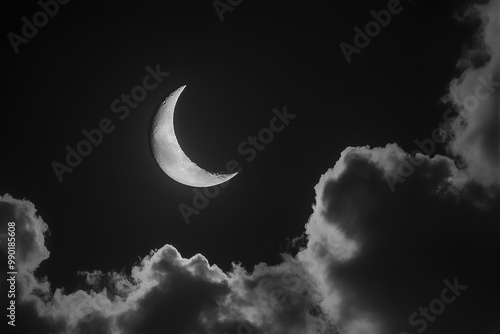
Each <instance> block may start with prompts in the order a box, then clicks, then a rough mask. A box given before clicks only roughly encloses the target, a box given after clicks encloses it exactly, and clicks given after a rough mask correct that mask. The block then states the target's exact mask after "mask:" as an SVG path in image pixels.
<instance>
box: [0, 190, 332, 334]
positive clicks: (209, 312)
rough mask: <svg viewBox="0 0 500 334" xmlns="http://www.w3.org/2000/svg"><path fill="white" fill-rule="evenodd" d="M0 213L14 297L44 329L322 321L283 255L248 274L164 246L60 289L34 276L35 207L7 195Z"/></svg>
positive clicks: (296, 269) (217, 329) (222, 327)
mask: <svg viewBox="0 0 500 334" xmlns="http://www.w3.org/2000/svg"><path fill="white" fill-rule="evenodd" d="M0 217H2V221H1V222H0V224H1V228H4V227H5V228H6V225H7V222H9V221H15V222H16V228H17V230H18V233H17V248H18V249H19V250H20V252H21V253H20V254H19V257H18V259H17V261H18V262H17V265H18V272H19V274H18V285H19V289H20V294H19V300H20V302H21V303H22V305H24V307H26V308H27V311H26V312H27V313H29V316H30V317H32V316H33V314H35V315H36V317H35V319H34V320H33V323H36V324H37V326H36V327H37V328H38V329H40V327H42V328H47V333H48V332H56V333H78V334H79V333H127V334H129V333H130V334H133V333H145V332H147V333H163V332H165V331H166V330H168V331H170V332H173V333H187V334H191V333H200V334H203V333H225V332H227V333H254V332H255V333H264V332H269V331H272V332H273V333H307V332H308V331H311V330H313V329H315V330H316V329H318V328H323V327H324V328H326V327H327V326H329V325H328V321H327V320H326V319H325V317H324V314H323V313H322V311H321V308H320V307H319V301H320V296H319V295H318V294H317V293H315V287H314V286H313V285H312V284H311V282H312V280H311V278H310V277H309V275H308V274H307V272H306V271H304V270H303V268H302V267H301V266H300V265H299V264H298V263H297V261H296V260H295V259H294V258H293V257H291V256H288V255H284V261H283V263H281V264H280V265H278V266H268V265H266V264H264V263H262V264H259V265H257V266H256V267H255V268H254V270H253V272H252V273H248V272H247V271H246V270H244V269H243V268H242V267H241V266H240V265H238V264H233V270H232V271H231V272H229V273H225V272H223V271H222V270H221V269H220V268H218V267H217V266H216V265H210V264H209V263H208V261H207V259H206V258H205V257H204V256H202V255H201V254H197V255H195V256H193V257H192V258H190V259H186V258H183V257H182V256H181V255H180V254H179V252H178V251H177V250H176V249H175V247H173V246H171V245H165V246H164V247H162V248H161V249H158V250H152V251H151V253H150V254H149V255H148V256H146V257H144V258H143V259H142V260H141V261H140V263H138V264H136V265H135V266H133V267H132V268H131V271H130V274H126V273H124V272H120V273H119V272H109V273H103V272H100V271H93V272H80V273H79V274H80V276H82V277H83V279H84V284H85V286H86V288H85V289H82V290H78V291H75V292H72V293H66V292H65V291H64V290H63V289H59V288H55V289H54V288H53V287H52V286H51V284H50V282H49V281H48V279H47V278H45V277H44V278H38V277H37V275H36V269H37V268H38V267H39V265H40V264H41V262H42V261H44V260H46V259H47V258H48V256H49V252H48V250H47V248H46V247H45V245H44V243H45V241H44V233H47V232H48V228H47V224H45V223H44V222H43V220H42V218H41V217H39V216H37V215H36V209H35V206H34V205H33V204H32V203H31V202H29V201H27V200H18V199H15V198H13V197H11V196H10V195H8V194H6V195H4V196H2V197H0ZM42 333H43V332H42Z"/></svg>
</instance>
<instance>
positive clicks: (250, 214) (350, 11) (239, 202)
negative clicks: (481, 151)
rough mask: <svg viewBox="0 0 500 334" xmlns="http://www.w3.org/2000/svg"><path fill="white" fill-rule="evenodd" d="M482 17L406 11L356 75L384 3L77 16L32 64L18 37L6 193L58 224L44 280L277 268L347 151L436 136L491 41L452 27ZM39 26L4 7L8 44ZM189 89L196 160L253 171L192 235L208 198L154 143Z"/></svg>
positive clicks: (9, 89) (1, 175) (427, 6)
mask: <svg viewBox="0 0 500 334" xmlns="http://www.w3.org/2000/svg"><path fill="white" fill-rule="evenodd" d="M470 3H471V2H468V1H454V2H453V3H450V1H436V0H418V1H412V2H409V1H402V5H403V7H404V10H403V11H402V13H401V14H398V15H395V16H393V17H392V22H391V23H390V25H389V26H388V27H385V28H382V32H381V33H380V34H379V35H378V36H376V37H374V38H373V39H372V40H371V42H370V44H369V45H368V46H367V47H366V48H365V49H363V50H362V51H361V53H360V54H354V55H353V56H352V62H351V63H350V64H348V63H347V62H346V60H345V58H344V56H343V54H342V52H341V50H340V48H339V43H341V42H342V41H345V42H347V43H350V44H352V41H353V37H354V31H353V28H354V27H355V26H362V25H364V24H365V23H366V22H368V21H369V20H371V16H370V10H379V9H383V8H385V7H386V4H387V1H386V0H383V1H378V0H377V1H373V0H371V1H341V2H334V1H312V2H311V1H309V2H305V1H296V0H293V1H272V2H271V1H267V2H266V1H243V3H242V4H241V5H239V6H237V7H236V8H235V9H234V11H233V12H226V13H225V14H224V16H225V19H224V21H223V22H221V21H220V20H219V17H218V16H217V13H216V11H215V10H214V8H213V6H212V2H211V1H195V2H193V1H175V2H174V1H76V0H73V1H71V2H70V3H68V4H66V5H61V6H60V10H59V13H58V14H57V15H56V16H55V17H54V18H51V19H50V20H49V23H48V24H47V25H46V26H45V27H43V28H40V29H39V32H38V34H37V35H36V36H35V37H33V38H32V39H30V40H29V43H28V44H26V45H21V46H20V47H19V53H17V54H15V52H14V51H13V48H12V46H11V45H10V43H9V41H8V39H7V38H6V37H5V38H4V39H3V42H2V46H1V48H2V49H1V63H0V66H1V68H0V76H1V78H2V83H3V87H2V91H1V114H0V115H1V116H0V152H1V162H0V194H5V193H9V194H11V195H12V196H13V197H14V198H18V199H22V198H26V199H28V200H30V201H31V202H33V203H34V204H35V205H36V208H37V210H38V213H39V214H40V215H41V216H42V217H43V219H44V221H45V222H47V224H48V225H49V229H50V233H49V235H47V236H46V246H47V248H48V249H49V250H50V252H51V255H50V258H49V259H48V260H46V261H44V262H43V264H42V265H41V267H40V269H39V271H38V273H39V274H40V276H43V275H47V276H48V277H49V279H50V281H51V282H52V284H53V287H59V288H62V287H65V289H66V291H69V292H71V291H73V290H75V289H76V288H78V287H80V283H79V281H80V280H79V278H78V277H77V272H78V271H85V270H88V271H91V270H95V269H96V270H101V271H103V272H107V271H111V270H116V271H120V270H121V269H122V268H124V269H125V271H126V272H128V271H129V270H130V267H131V265H132V264H133V263H135V262H137V261H138V256H140V257H141V258H142V257H143V256H145V255H146V254H148V253H149V251H150V250H151V249H155V248H161V247H162V246H163V245H165V244H171V245H173V246H175V248H177V250H178V251H179V252H180V253H181V254H182V256H183V257H186V258H189V257H191V256H193V255H195V254H197V253H201V254H203V255H204V256H205V257H207V259H208V260H209V262H210V263H216V264H217V265H218V266H219V267H220V268H222V269H223V270H229V269H230V268H231V263H232V262H241V263H242V266H243V267H244V268H246V269H247V270H251V269H252V268H253V266H254V265H255V264H257V263H259V262H265V263H267V264H269V265H275V264H278V263H280V262H281V261H282V260H281V256H280V252H283V251H285V250H289V248H290V245H289V240H290V239H293V238H295V237H298V236H300V235H302V233H303V231H304V224H305V223H306V222H307V220H308V218H309V216H310V215H311V213H312V208H311V205H312V203H313V201H314V196H315V192H314V186H315V185H316V184H317V183H318V179H319V177H320V175H321V174H323V173H324V172H325V171H326V170H327V169H328V168H331V167H333V166H334V164H335V162H336V161H337V160H338V159H339V157H340V153H341V152H342V151H343V150H344V149H345V148H346V147H348V146H364V145H370V146H372V147H373V146H385V145H386V144H387V143H392V142H397V143H398V144H399V145H400V146H401V147H402V148H403V149H404V150H406V151H407V152H410V151H412V150H414V149H416V148H417V147H416V146H415V144H414V140H415V139H416V138H419V139H420V138H427V137H429V135H430V133H431V132H432V130H433V129H434V128H436V126H438V125H439V122H440V121H441V120H442V114H443V112H444V111H445V110H446V108H447V106H446V105H444V104H442V103H440V99H441V98H442V97H443V95H445V94H446V92H447V89H448V85H449V82H450V80H451V79H452V78H453V77H454V76H455V74H456V62H457V59H459V58H460V56H461V55H462V51H463V49H464V48H466V47H467V46H470V45H471V44H472V36H473V32H474V31H475V30H476V29H477V28H478V24H476V23H474V22H465V23H464V22H459V21H457V20H456V18H454V15H455V14H457V13H459V12H460V11H461V10H463V8H464V7H463V6H464V5H466V4H470ZM38 10H39V5H38V4H37V3H36V1H10V2H7V3H5V4H4V5H3V9H2V13H1V20H2V33H3V35H4V36H6V35H7V34H8V33H9V32H15V33H17V34H19V33H20V30H21V27H22V22H21V18H22V17H23V16H26V17H28V18H31V17H32V15H33V14H34V13H35V12H36V11H38ZM156 64H159V67H160V68H161V70H162V71H164V72H169V76H168V77H167V78H165V79H164V81H163V82H162V83H161V84H160V85H159V86H158V88H156V89H154V90H152V91H150V92H148V95H147V98H146V99H145V100H144V101H142V102H140V103H139V105H138V107H137V108H136V109H133V110H131V112H130V114H129V116H128V117H127V118H125V119H124V120H120V119H119V118H118V117H117V116H118V115H117V114H115V113H113V112H112V110H111V107H110V105H111V103H112V101H113V100H115V99H117V98H119V97H120V94H122V93H127V94H129V93H130V91H131V89H132V88H133V87H135V86H137V85H140V84H141V83H142V79H143V77H144V76H145V75H146V74H147V72H146V70H145V68H146V66H151V67H153V68H154V67H155V66H156ZM181 85H187V88H186V89H185V90H184V93H183V94H182V96H181V98H180V99H179V102H178V104H177V108H176V111H177V112H176V115H175V126H176V133H177V136H178V140H179V142H180V144H181V146H182V147H183V149H184V151H185V152H186V154H187V155H188V156H189V157H190V158H191V160H193V161H194V162H195V163H197V164H198V165H199V166H201V167H203V168H204V169H206V170H208V171H212V172H218V171H222V170H224V168H225V164H226V162H227V161H229V160H232V159H234V160H237V161H238V162H240V164H241V166H242V167H243V171H242V172H241V173H240V174H239V175H238V176H236V177H235V178H234V179H233V180H231V182H230V184H229V185H228V186H227V187H226V188H225V189H222V190H221V193H220V195H219V196H217V197H216V198H214V199H212V200H211V201H210V204H209V205H208V207H207V208H206V209H204V210H202V211H201V212H200V214H199V215H197V216H192V219H191V223H190V224H189V225H188V224H186V223H185V222H184V220H183V218H182V216H181V214H180V212H179V209H178V205H179V204H180V203H185V204H188V205H191V202H192V199H193V196H194V194H193V189H192V188H191V187H188V186H185V185H183V184H180V183H177V182H175V181H174V180H172V179H170V178H169V177H168V176H167V175H165V174H164V173H163V172H162V171H161V169H160V168H159V167H158V165H157V163H156V161H155V160H154V157H153V155H152V153H151V148H150V143H149V133H150V130H151V128H150V125H151V120H152V117H153V115H154V113H155V111H156V110H157V108H158V107H159V105H160V103H161V102H162V101H163V99H164V98H165V97H166V96H167V95H168V94H170V93H171V92H172V91H174V90H175V89H177V88H178V87H180V86H181ZM283 106H286V107H287V110H288V112H289V113H292V114H296V115H298V116H297V118H296V119H294V120H293V121H291V123H290V125H289V126H287V127H286V129H285V130H284V131H283V132H281V133H278V134H276V135H275V139H274V140H273V141H272V142H271V143H269V144H268V145H267V146H266V148H265V150H263V151H262V152H259V153H258V155H257V157H256V158H255V159H254V160H253V161H251V162H246V161H245V157H244V156H242V155H240V154H239V153H238V151H237V147H238V145H239V144H240V143H241V142H242V141H244V140H246V139H247V137H248V136H249V135H256V134H257V133H258V131H259V130H260V129H262V128H263V127H267V126H268V124H269V120H270V119H271V118H272V116H273V114H272V109H273V108H277V109H279V110H282V108H283ZM103 118H110V119H111V120H112V121H113V124H114V125H115V126H116V128H115V130H114V131H113V132H112V133H110V134H106V135H104V139H103V142H102V144H100V145H99V146H98V147H94V150H93V152H92V153H91V154H90V155H89V156H87V157H84V158H83V162H82V163H81V164H80V165H79V166H78V167H76V168H75V169H74V171H73V172H72V173H71V174H65V175H64V179H63V182H59V181H58V179H57V177H56V175H55V173H54V171H53V170H52V167H51V163H52V162H53V161H58V162H61V163H64V159H65V156H66V150H65V147H66V145H69V146H71V147H73V148H75V147H76V144H77V143H78V142H79V141H80V140H82V139H84V137H83V135H82V133H81V131H82V130H83V129H87V130H90V129H93V128H96V127H97V126H98V124H99V122H100V121H101V119H103ZM444 152H445V151H444V149H443V148H442V147H440V148H438V151H437V153H444ZM19 322H22V318H19Z"/></svg>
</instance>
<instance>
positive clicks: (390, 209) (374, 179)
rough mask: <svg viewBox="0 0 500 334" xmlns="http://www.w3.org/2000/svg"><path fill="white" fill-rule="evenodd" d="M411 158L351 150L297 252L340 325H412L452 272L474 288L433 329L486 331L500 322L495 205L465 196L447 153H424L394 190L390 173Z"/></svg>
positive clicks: (323, 185) (330, 176)
mask: <svg viewBox="0 0 500 334" xmlns="http://www.w3.org/2000/svg"><path fill="white" fill-rule="evenodd" d="M405 159H411V157H410V155H409V154H407V153H405V152H404V151H403V150H402V149H401V148H399V147H398V146H397V145H395V144H390V145H387V146H386V147H384V148H374V149H371V148H369V147H349V148H347V149H346V150H344V152H342V154H341V157H340V159H339V160H338V161H337V163H336V165H335V167H334V168H332V169H330V170H329V171H328V172H327V173H325V174H324V175H323V176H322V177H321V179H320V182H319V183H318V185H316V187H315V189H316V204H315V206H314V212H313V214H312V216H311V218H310V220H309V222H308V224H307V225H306V235H307V240H308V244H307V247H305V248H304V250H302V251H301V252H300V253H299V254H298V258H299V259H300V260H301V261H302V262H303V263H304V265H306V264H309V269H310V271H311V276H312V277H314V278H315V280H316V281H317V284H318V286H319V287H318V290H319V291H320V292H321V294H322V303H321V305H322V308H323V310H324V312H325V314H326V315H327V316H328V317H329V318H330V320H331V321H332V322H333V323H335V324H336V325H337V327H338V328H339V330H340V332H341V333H370V334H378V333H399V332H400V331H408V332H415V330H416V329H419V327H414V326H412V324H411V323H410V322H409V317H410V315H411V314H413V313H414V312H417V313H418V312H419V308H420V307H424V306H428V305H429V303H430V302H431V301H432V300H434V299H436V298H438V297H439V296H440V291H441V290H442V289H443V280H445V279H448V280H453V279H454V278H455V277H458V279H459V282H460V283H462V284H466V285H468V286H469V289H468V290H467V292H464V293H463V296H461V297H460V299H458V300H457V302H456V303H454V304H452V305H450V306H448V307H447V309H446V311H445V313H443V314H442V315H441V318H437V319H436V320H435V322H434V323H432V324H429V325H428V328H427V329H426V333H429V334H431V333H449V332H454V333H471V332H474V333H487V330H488V328H489V327H488V326H489V325H492V324H496V325H498V324H499V323H498V320H497V318H496V316H495V315H494V314H495V313H494V312H498V311H500V309H499V307H498V305H495V303H494V302H493V300H496V298H499V297H500V293H499V290H498V289H497V288H496V286H495V285H496V283H495V279H494V277H495V276H496V274H495V269H494V265H493V264H494V263H495V262H496V261H497V254H499V251H500V247H499V246H498V237H497V236H498V233H499V232H500V231H499V230H500V228H499V226H498V223H497V221H496V219H495V217H498V213H499V212H498V208H494V207H493V206H490V207H489V209H485V208H478V207H477V205H475V203H474V202H472V201H470V200H469V196H467V195H466V194H465V192H467V191H469V189H470V188H468V187H463V188H461V189H460V190H458V189H457V187H456V184H455V182H456V180H458V179H460V177H459V176H460V171H458V170H457V168H456V167H455V164H454V163H453V161H452V160H451V159H448V158H446V157H442V156H436V157H433V158H429V157H426V158H422V159H423V162H422V164H421V165H420V166H417V167H416V171H415V172H414V173H413V174H412V176H411V177H409V178H408V179H407V180H406V181H405V182H404V183H403V184H401V185H400V188H398V190H397V191H396V192H392V191H391V190H390V188H389V187H388V182H387V181H388V180H389V179H390V177H391V176H390V175H391V171H392V170H394V169H395V168H397V166H398V165H400V164H401V163H402V162H403V161H404V160H405ZM457 191H458V192H457ZM474 191H478V192H480V190H478V189H475V190H474ZM485 191H486V190H484V189H483V192H485ZM483 198H487V196H483ZM479 310H481V311H479ZM486 310H487V312H486ZM482 312H484V313H482ZM420 317H421V316H420V315H418V314H417V318H415V319H419V318H420Z"/></svg>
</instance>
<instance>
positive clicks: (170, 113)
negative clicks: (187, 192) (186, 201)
mask: <svg viewBox="0 0 500 334" xmlns="http://www.w3.org/2000/svg"><path fill="white" fill-rule="evenodd" d="M184 88H186V86H181V87H180V88H178V89H177V90H176V91H175V92H173V93H172V94H170V95H169V96H168V97H167V98H166V99H165V101H163V103H162V105H161V106H160V108H159V109H158V111H157V112H156V115H155V117H154V120H153V127H152V131H151V147H152V150H153V155H154V157H155V159H156V162H157V163H158V165H159V166H160V168H161V169H162V170H163V171H164V172H165V174H167V175H168V176H170V177H171V178H172V179H174V180H175V181H177V182H179V183H182V184H185V185H187V186H191V187H212V186H215V185H218V184H221V183H224V182H226V181H228V180H230V179H231V178H233V177H234V176H236V174H238V173H233V174H218V173H210V172H207V171H206V170H204V169H203V168H200V167H199V166H198V165H197V164H195V163H194V162H192V161H191V159H189V158H188V156H187V155H186V154H185V153H184V151H183V150H182V148H181V146H180V145H179V142H178V141H177V137H176V136H175V131H174V111H175V105H176V104H177V100H178V99H179V96H180V95H181V93H182V91H183V90H184Z"/></svg>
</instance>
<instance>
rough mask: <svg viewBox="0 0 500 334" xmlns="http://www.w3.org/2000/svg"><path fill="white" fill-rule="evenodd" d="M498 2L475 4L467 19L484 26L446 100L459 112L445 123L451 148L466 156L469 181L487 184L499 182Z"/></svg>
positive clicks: (499, 70) (453, 151) (468, 11)
mask: <svg viewBox="0 0 500 334" xmlns="http://www.w3.org/2000/svg"><path fill="white" fill-rule="evenodd" d="M499 11H500V1H498V0H493V1H490V2H489V3H487V4H485V5H475V6H472V7H469V8H468V10H467V11H466V13H465V15H464V17H463V18H462V19H464V20H476V21H478V22H479V23H480V28H479V31H478V32H477V34H476V35H475V38H474V40H473V42H472V47H470V48H469V49H466V50H465V52H464V55H463V57H462V58H461V59H460V60H459V61H458V64H457V70H458V73H457V74H458V77H457V78H456V79H454V80H452V81H451V83H450V86H449V94H447V95H446V97H445V98H444V101H446V102H448V103H450V104H451V106H452V107H453V108H454V109H455V111H456V112H457V115H456V116H455V117H454V118H453V119H452V120H451V121H449V122H447V123H446V124H445V125H444V128H445V129H446V130H448V131H449V133H450V134H451V135H452V136H453V139H452V140H451V141H450V142H449V145H448V149H449V151H450V152H451V153H452V154H454V155H456V156H458V157H460V158H461V159H463V161H464V162H465V164H466V165H467V171H468V173H469V176H470V178H471V179H473V180H476V181H477V182H479V183H481V184H483V185H485V186H498V183H499V174H498V173H499V163H498V162H499V147H498V142H499V136H498V126H499V123H498V113H499V109H498V108H499V107H498V106H499V96H500V94H499V90H500V78H499V73H500V43H499V40H500V22H499V14H498V13H499Z"/></svg>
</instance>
